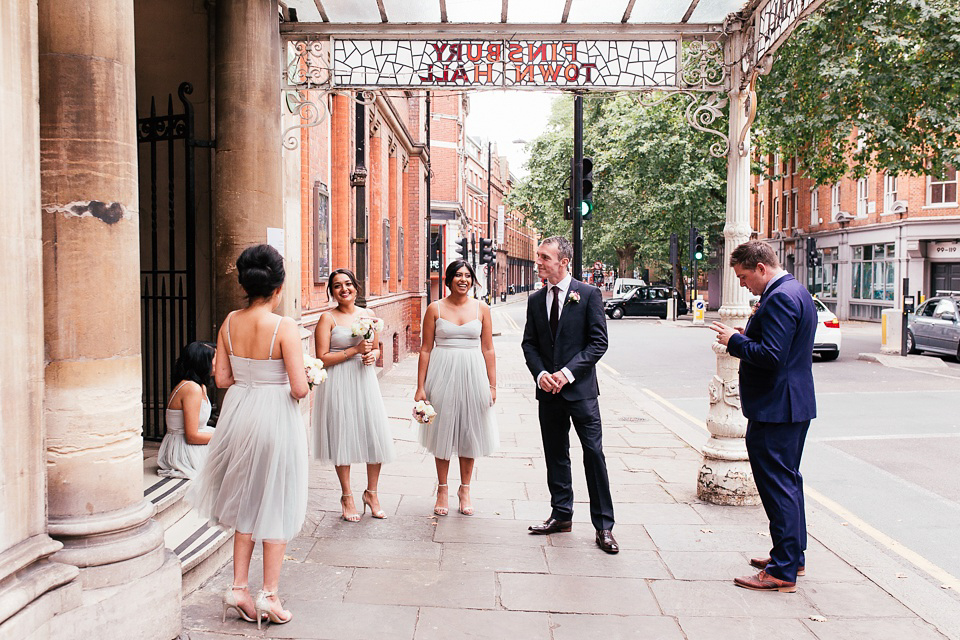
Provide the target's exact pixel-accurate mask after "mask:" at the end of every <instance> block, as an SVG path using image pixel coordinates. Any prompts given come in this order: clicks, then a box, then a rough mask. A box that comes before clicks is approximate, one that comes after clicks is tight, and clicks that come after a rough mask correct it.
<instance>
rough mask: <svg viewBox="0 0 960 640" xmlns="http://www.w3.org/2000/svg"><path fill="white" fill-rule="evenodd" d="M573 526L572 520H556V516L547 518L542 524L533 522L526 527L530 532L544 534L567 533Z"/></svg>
mask: <svg viewBox="0 0 960 640" xmlns="http://www.w3.org/2000/svg"><path fill="white" fill-rule="evenodd" d="M572 528H573V522H572V521H570V520H557V519H556V518H547V519H546V520H544V521H543V524H533V525H530V526H529V527H528V530H529V531H530V533H532V534H536V535H539V536H545V535H547V534H550V533H569V532H570V530H571V529H572Z"/></svg>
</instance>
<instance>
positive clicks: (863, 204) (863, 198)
mask: <svg viewBox="0 0 960 640" xmlns="http://www.w3.org/2000/svg"><path fill="white" fill-rule="evenodd" d="M869 196H870V192H869V190H868V189H867V179H866V178H860V179H859V180H857V217H858V218H865V217H867V199H868V198H869Z"/></svg>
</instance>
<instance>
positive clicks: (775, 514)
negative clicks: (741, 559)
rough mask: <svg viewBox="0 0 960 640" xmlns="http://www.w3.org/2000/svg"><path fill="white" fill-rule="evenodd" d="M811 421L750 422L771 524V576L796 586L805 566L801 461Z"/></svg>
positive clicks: (753, 459)
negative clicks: (799, 573)
mask: <svg viewBox="0 0 960 640" xmlns="http://www.w3.org/2000/svg"><path fill="white" fill-rule="evenodd" d="M809 428H810V421H809V420H805V421H803V422H758V421H755V420H750V421H748V422H747V438H746V441H747V454H748V455H749V456H750V468H751V469H752V470H753V479H754V481H756V483H757V491H758V492H759V494H760V500H761V501H762V502H763V509H764V511H766V513H767V518H768V519H769V520H770V538H771V540H772V541H773V548H772V549H771V550H770V564H768V565H767V573H769V574H770V575H772V576H774V577H776V578H780V579H781V580H786V581H788V582H796V580H797V568H798V567H799V566H800V565H804V564H805V559H804V555H803V554H804V551H806V549H807V519H806V515H805V510H804V504H803V476H802V475H800V458H801V456H802V455H803V443H804V441H805V440H806V438H807V430H808V429H809Z"/></svg>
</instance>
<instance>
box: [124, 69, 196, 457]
mask: <svg viewBox="0 0 960 640" xmlns="http://www.w3.org/2000/svg"><path fill="white" fill-rule="evenodd" d="M191 93H193V86H192V85H191V84H190V83H189V82H183V83H181V84H180V87H179V88H178V89H177V95H178V97H179V99H180V102H181V103H182V105H183V113H174V110H173V96H172V95H168V96H167V110H166V111H167V113H166V114H165V115H158V114H157V107H156V100H155V99H152V100H151V101H150V115H149V116H147V117H143V118H141V117H140V115H139V113H138V114H137V142H138V143H139V146H140V154H141V155H140V158H141V161H140V172H141V176H140V180H141V184H143V183H144V182H145V181H146V182H148V186H149V190H148V193H149V195H146V194H147V190H145V189H141V202H140V215H141V236H144V235H149V238H143V237H141V252H142V254H143V255H142V256H141V270H140V311H141V327H142V334H143V335H142V340H143V342H142V346H141V353H142V358H143V437H144V438H145V439H148V440H159V439H161V438H162V437H163V433H164V407H165V405H166V399H167V394H168V393H169V392H170V383H171V381H170V378H171V375H172V372H173V365H174V363H175V362H176V359H177V355H178V354H179V352H180V349H181V348H183V346H184V345H186V344H188V343H189V342H191V341H193V340H196V335H197V325H196V323H197V282H196V280H197V278H196V252H195V247H196V204H195V203H196V199H195V196H196V193H195V192H196V176H195V160H194V149H195V147H198V146H210V143H207V142H202V141H201V142H198V141H197V140H196V139H195V138H194V114H193V105H192V104H191V103H190V101H189V99H188V98H187V96H188V95H189V94H191ZM146 172H149V173H146ZM178 175H180V176H181V180H182V181H183V182H182V184H178V182H179V181H178V180H177V179H176V178H177V176H178ZM145 197H146V198H148V200H147V201H146V202H144V201H143V200H144V198H145ZM147 217H149V227H147V226H146V225H147ZM148 258H149V260H147V259H148Z"/></svg>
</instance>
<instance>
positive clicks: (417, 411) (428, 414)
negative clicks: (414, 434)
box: [413, 400, 437, 424]
mask: <svg viewBox="0 0 960 640" xmlns="http://www.w3.org/2000/svg"><path fill="white" fill-rule="evenodd" d="M436 417H437V410H436V409H434V408H433V405H432V404H430V403H429V402H427V401H426V400H418V401H417V402H416V404H414V405H413V419H414V420H416V421H417V422H420V423H422V424H430V422H432V421H433V419H434V418H436Z"/></svg>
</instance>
